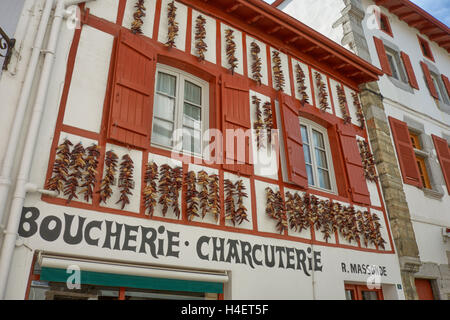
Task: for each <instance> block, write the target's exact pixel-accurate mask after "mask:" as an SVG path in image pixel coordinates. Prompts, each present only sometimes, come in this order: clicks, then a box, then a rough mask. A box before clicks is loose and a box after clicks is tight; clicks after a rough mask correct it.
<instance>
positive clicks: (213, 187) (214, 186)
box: [208, 174, 220, 222]
mask: <svg viewBox="0 0 450 320" xmlns="http://www.w3.org/2000/svg"><path fill="white" fill-rule="evenodd" d="M208 203H209V208H210V211H211V213H212V214H213V215H214V218H215V220H216V222H217V221H219V217H220V193H219V176H218V175H217V174H212V175H210V176H209V199H208Z"/></svg>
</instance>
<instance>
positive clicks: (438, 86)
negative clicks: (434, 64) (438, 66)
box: [430, 71, 450, 104]
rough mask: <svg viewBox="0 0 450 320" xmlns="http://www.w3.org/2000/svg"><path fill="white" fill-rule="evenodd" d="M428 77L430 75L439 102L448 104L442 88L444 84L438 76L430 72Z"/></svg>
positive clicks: (445, 93)
mask: <svg viewBox="0 0 450 320" xmlns="http://www.w3.org/2000/svg"><path fill="white" fill-rule="evenodd" d="M430 75H431V80H432V81H433V84H434V87H435V88H436V92H437V94H438V97H439V101H442V102H443V103H445V104H450V101H449V97H448V95H447V92H446V90H445V88H444V84H443V83H442V81H441V77H440V76H438V75H437V74H436V73H434V72H433V71H430Z"/></svg>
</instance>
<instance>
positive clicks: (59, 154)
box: [46, 139, 73, 194]
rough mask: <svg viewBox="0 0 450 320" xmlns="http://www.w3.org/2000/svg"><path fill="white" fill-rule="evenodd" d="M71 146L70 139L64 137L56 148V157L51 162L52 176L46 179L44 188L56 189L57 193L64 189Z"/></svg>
mask: <svg viewBox="0 0 450 320" xmlns="http://www.w3.org/2000/svg"><path fill="white" fill-rule="evenodd" d="M71 146H73V144H72V142H70V140H68V139H65V140H64V142H63V143H61V144H60V145H59V146H58V147H57V148H56V159H55V163H54V164H53V169H52V177H51V178H50V179H49V180H48V181H47V184H46V189H47V190H51V191H57V192H58V194H59V193H60V192H63V191H64V184H65V182H66V180H67V176H68V175H69V165H70V147H71Z"/></svg>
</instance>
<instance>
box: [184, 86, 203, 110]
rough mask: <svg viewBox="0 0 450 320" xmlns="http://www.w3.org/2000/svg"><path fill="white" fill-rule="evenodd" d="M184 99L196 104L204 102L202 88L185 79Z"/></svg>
mask: <svg viewBox="0 0 450 320" xmlns="http://www.w3.org/2000/svg"><path fill="white" fill-rule="evenodd" d="M184 99H185V100H186V101H189V102H192V103H195V104H199V105H200V104H202V88H201V87H199V86H197V85H195V84H193V83H191V82H189V81H185V82H184Z"/></svg>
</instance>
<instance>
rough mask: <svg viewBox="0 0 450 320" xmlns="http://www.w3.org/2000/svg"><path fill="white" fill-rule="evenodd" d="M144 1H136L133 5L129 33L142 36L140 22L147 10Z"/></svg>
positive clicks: (141, 22) (141, 23)
mask: <svg viewBox="0 0 450 320" xmlns="http://www.w3.org/2000/svg"><path fill="white" fill-rule="evenodd" d="M144 2H145V0H138V1H137V2H136V4H135V6H134V7H135V8H136V10H135V12H134V14H133V18H134V20H133V22H132V23H131V32H133V33H134V34H142V25H143V24H144V21H143V20H142V19H143V18H144V17H145V15H146V14H145V11H146V10H147V9H146V8H145V6H144Z"/></svg>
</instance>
